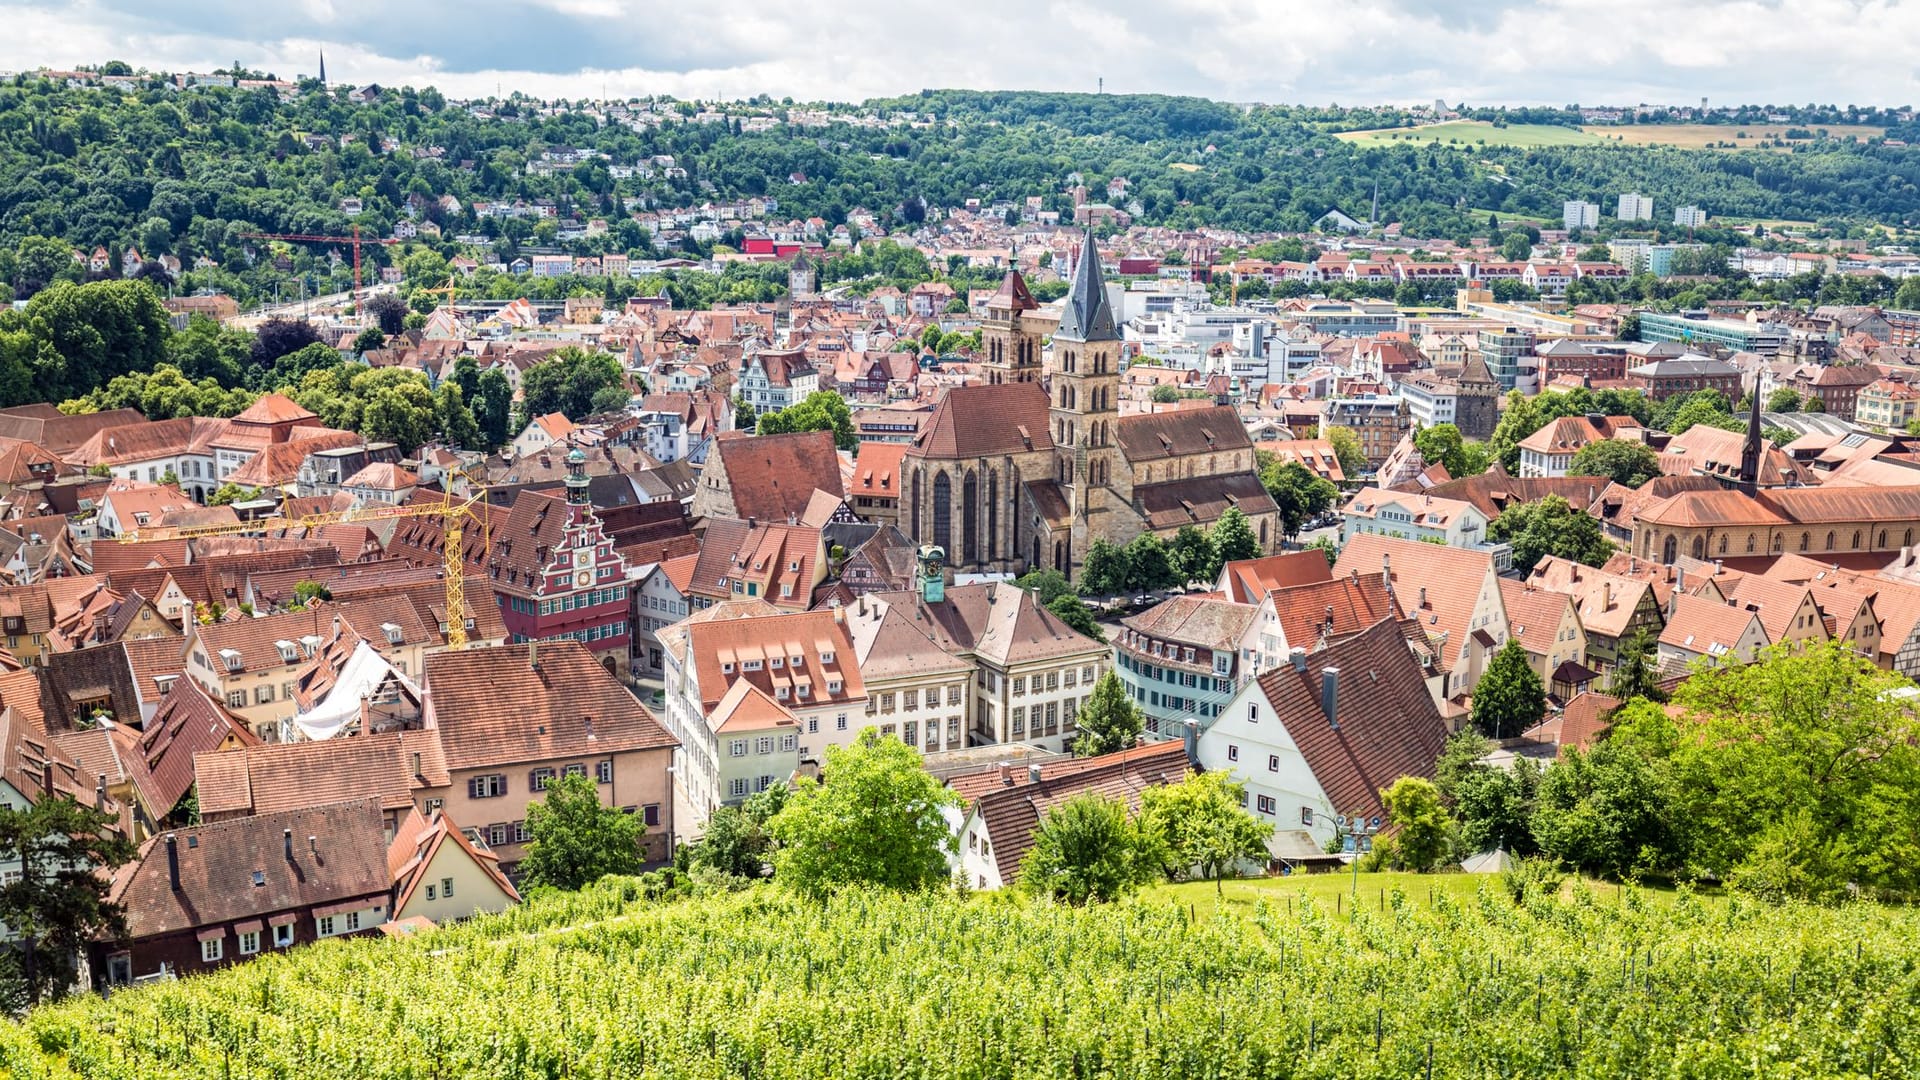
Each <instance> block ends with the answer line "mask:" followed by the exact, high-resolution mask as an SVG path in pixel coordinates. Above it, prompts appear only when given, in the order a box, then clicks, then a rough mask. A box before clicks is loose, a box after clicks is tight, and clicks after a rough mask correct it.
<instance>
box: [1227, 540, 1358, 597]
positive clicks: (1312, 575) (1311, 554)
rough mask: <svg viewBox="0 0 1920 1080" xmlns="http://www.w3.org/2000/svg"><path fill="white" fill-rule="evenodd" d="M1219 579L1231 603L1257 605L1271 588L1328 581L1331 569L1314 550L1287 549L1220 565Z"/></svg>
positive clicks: (1330, 576) (1331, 576)
mask: <svg viewBox="0 0 1920 1080" xmlns="http://www.w3.org/2000/svg"><path fill="white" fill-rule="evenodd" d="M1220 578H1221V580H1222V581H1223V582H1225V591H1226V594H1227V596H1228V598H1229V599H1231V600H1232V601H1233V602H1234V603H1236V604H1257V603H1259V602H1260V598H1261V597H1263V596H1265V595H1267V594H1268V593H1269V592H1272V591H1273V590H1275V589H1282V588H1288V587H1290V586H1295V585H1310V584H1313V583H1314V582H1319V581H1332V580H1333V568H1332V567H1330V566H1328V565H1327V559H1326V556H1324V555H1322V554H1321V553H1320V552H1318V551H1289V552H1286V553H1284V554H1280V555H1268V556H1266V557H1265V558H1259V559H1240V560H1237V561H1234V562H1230V563H1228V564H1226V565H1225V566H1224V567H1222V568H1221V571H1220Z"/></svg>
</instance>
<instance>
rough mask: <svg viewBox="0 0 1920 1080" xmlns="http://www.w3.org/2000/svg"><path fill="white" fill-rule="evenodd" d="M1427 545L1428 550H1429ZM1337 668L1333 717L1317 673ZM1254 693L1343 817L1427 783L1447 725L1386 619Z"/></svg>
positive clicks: (1374, 808)
mask: <svg viewBox="0 0 1920 1080" xmlns="http://www.w3.org/2000/svg"><path fill="white" fill-rule="evenodd" d="M1429 546H1431V545H1429ZM1327 668H1334V669H1337V670H1338V672H1339V676H1338V679H1337V683H1336V691H1335V706H1334V718H1335V719H1336V720H1338V724H1337V725H1335V724H1333V723H1329V722H1328V718H1327V716H1326V714H1325V713H1324V712H1323V711H1322V710H1321V688H1322V684H1323V674H1322V673H1323V672H1324V671H1325V669H1327ZM1259 683H1260V691H1261V693H1262V694H1263V695H1264V696H1265V697H1266V699H1267V701H1268V703H1269V704H1271V705H1272V707H1273V711H1274V715H1275V716H1276V717H1277V718H1278V719H1279V720H1280V722H1281V724H1283V725H1284V726H1285V728H1286V734H1287V737H1288V738H1291V739H1292V740H1293V743H1294V745H1295V746H1296V747H1298V748H1299V751H1300V754H1301V756H1302V757H1304V758H1305V759H1306V762H1307V767H1308V768H1309V769H1311V770H1312V771H1313V776H1314V779H1316V780H1318V781H1319V783H1320V787H1321V788H1322V790H1324V791H1325V792H1326V794H1327V800H1328V801H1329V802H1330V803H1332V805H1333V807H1334V808H1335V809H1336V810H1337V811H1339V812H1340V813H1343V814H1365V815H1367V816H1369V817H1371V816H1374V815H1376V814H1384V813H1385V810H1384V808H1383V807H1382V806H1381V803H1380V792H1381V791H1382V790H1383V789H1385V788H1387V787H1389V786H1391V785H1392V784H1393V782H1394V781H1395V780H1397V779H1399V778H1400V777H1402V776H1423V777H1432V776H1433V770H1434V763H1435V762H1436V761H1438V760H1439V757H1440V751H1441V749H1442V748H1443V747H1444V746H1445V744H1446V741H1447V726H1446V722H1445V721H1444V720H1442V719H1441V717H1440V711H1439V709H1438V708H1437V707H1436V706H1435V705H1434V703H1433V695H1432V694H1430V693H1428V692H1427V684H1426V675H1425V673H1424V672H1423V671H1422V670H1421V667H1420V663H1419V661H1418V660H1417V659H1415V657H1414V654H1413V650H1412V649H1410V648H1408V646H1407V641H1406V638H1405V637H1404V636H1403V635H1402V632H1401V629H1400V627H1399V626H1398V625H1397V623H1396V621H1395V620H1393V619H1382V620H1381V621H1380V622H1378V623H1375V624H1374V625H1373V626H1372V627H1370V628H1369V629H1367V630H1364V631H1362V632H1361V633H1359V634H1357V635H1355V636H1353V637H1351V638H1348V639H1347V640H1345V641H1341V642H1337V643H1335V644H1333V645H1330V646H1328V647H1327V648H1326V649H1324V650H1321V651H1320V652H1317V653H1314V654H1313V655H1312V656H1311V657H1310V658H1309V662H1308V664H1307V670H1305V671H1297V670H1295V669H1294V667H1293V665H1292V664H1282V665H1280V666H1279V667H1278V668H1276V669H1274V670H1272V671H1268V672H1266V673H1265V674H1262V675H1261V676H1260V680H1259Z"/></svg>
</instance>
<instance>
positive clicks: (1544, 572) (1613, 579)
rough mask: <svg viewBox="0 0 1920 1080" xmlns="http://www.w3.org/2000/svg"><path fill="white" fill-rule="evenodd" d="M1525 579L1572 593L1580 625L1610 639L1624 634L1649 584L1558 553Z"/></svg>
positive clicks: (1541, 563)
mask: <svg viewBox="0 0 1920 1080" xmlns="http://www.w3.org/2000/svg"><path fill="white" fill-rule="evenodd" d="M1527 580H1528V581H1530V582H1531V583H1532V584H1533V585H1535V586H1536V587H1538V588H1542V589H1552V590H1555V591H1557V592H1563V593H1567V594H1569V595H1571V596H1572V597H1573V602H1574V607H1575V610H1577V611H1578V612H1579V613H1580V625H1581V626H1582V627H1583V628H1585V629H1586V631H1587V632H1588V633H1590V634H1599V635H1601V636H1602V637H1610V638H1617V637H1620V636H1621V635H1623V634H1625V633H1626V631H1627V626H1628V625H1629V624H1630V623H1631V622H1632V621H1633V617H1634V614H1635V613H1636V612H1637V611H1638V610H1639V608H1640V602H1641V597H1643V596H1644V595H1645V594H1646V593H1647V592H1648V590H1649V589H1650V587H1651V586H1649V585H1648V583H1647V582H1646V581H1644V580H1641V579H1639V578H1632V577H1627V576H1626V575H1624V574H1610V573H1608V572H1606V571H1605V570H1597V569H1595V568H1593V567H1591V566H1586V565H1583V564H1581V563H1577V562H1574V561H1573V560H1572V559H1563V558H1560V557H1559V556H1557V555H1549V556H1547V557H1546V558H1544V559H1541V560H1540V562H1539V563H1537V564H1535V566H1534V568H1533V574H1532V575H1531V576H1530V577H1528V579H1527Z"/></svg>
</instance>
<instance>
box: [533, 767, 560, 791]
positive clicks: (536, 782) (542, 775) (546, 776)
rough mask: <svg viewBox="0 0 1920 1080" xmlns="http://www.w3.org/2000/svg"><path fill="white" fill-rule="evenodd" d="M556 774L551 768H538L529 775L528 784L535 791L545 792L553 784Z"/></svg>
mask: <svg viewBox="0 0 1920 1080" xmlns="http://www.w3.org/2000/svg"><path fill="white" fill-rule="evenodd" d="M553 777H554V772H553V770H552V769H549V768H545V767H542V768H538V769H535V770H533V772H532V773H530V774H529V775H528V778H527V784H528V787H530V788H531V789H532V790H534V791H545V790H547V785H549V784H551V783H553Z"/></svg>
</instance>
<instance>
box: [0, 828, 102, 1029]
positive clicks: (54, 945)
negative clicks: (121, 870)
mask: <svg viewBox="0 0 1920 1080" xmlns="http://www.w3.org/2000/svg"><path fill="white" fill-rule="evenodd" d="M117 825H118V821H117V819H116V818H115V817H113V816H112V815H109V814H105V813H102V812H100V811H98V810H94V809H91V808H89V807H85V806H82V805H80V804H79V803H77V802H75V801H74V800H73V799H72V798H71V797H70V796H67V795H57V794H46V795H43V797H42V798H41V799H40V801H39V802H36V803H32V804H30V805H28V806H27V807H25V808H24V809H14V808H12V807H10V806H0V862H4V863H10V864H12V865H13V866H15V867H16V868H17V869H18V871H19V876H18V877H15V878H12V879H11V880H8V881H6V882H5V883H4V884H0V924H4V925H5V926H6V927H7V929H8V930H9V932H10V933H11V934H12V935H13V936H14V937H15V938H16V939H18V940H17V943H16V944H17V947H18V948H20V949H21V951H22V958H21V961H22V968H21V974H22V982H23V984H24V985H23V987H22V990H23V991H24V992H23V993H22V994H21V995H20V997H22V998H24V1001H25V1003H26V1004H33V1003H35V1002H39V1001H41V1000H43V999H45V998H47V997H48V996H51V995H57V994H59V993H61V992H62V991H64V990H65V989H66V988H67V987H68V986H70V985H71V984H72V983H73V980H74V974H75V972H74V960H75V958H77V957H78V956H79V955H80V954H81V953H82V952H83V951H84V950H85V949H86V947H87V944H88V943H89V942H91V941H93V940H95V939H96V938H100V937H120V936H123V935H124V934H125V933H126V929H127V927H126V917H125V913H124V912H123V911H122V910H121V908H120V906H119V905H118V904H115V903H113V902H112V901H111V900H109V899H108V889H109V886H110V885H111V882H112V875H113V871H114V870H115V869H117V868H118V867H120V866H122V865H124V864H126V863H127V862H128V861H130V860H131V859H132V858H133V856H134V847H133V844H132V842H131V841H129V840H127V839H126V837H124V836H121V835H120V834H119V833H118V832H116V831H109V830H113V829H115V828H117Z"/></svg>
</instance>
